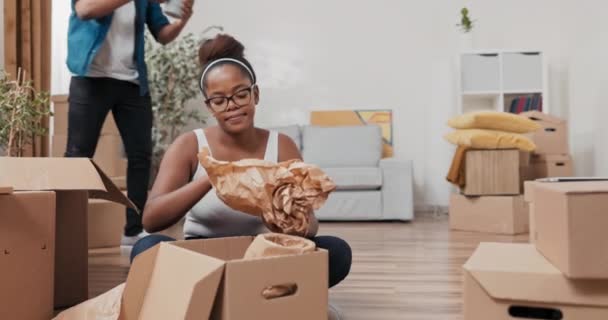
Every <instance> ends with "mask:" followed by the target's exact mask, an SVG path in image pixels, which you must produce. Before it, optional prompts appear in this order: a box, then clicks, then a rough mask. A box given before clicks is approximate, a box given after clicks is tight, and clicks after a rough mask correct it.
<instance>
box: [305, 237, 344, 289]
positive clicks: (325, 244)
mask: <svg viewBox="0 0 608 320" xmlns="http://www.w3.org/2000/svg"><path fill="white" fill-rule="evenodd" d="M312 241H314V242H315V243H316V244H317V247H318V248H322V249H325V250H327V252H328V254H329V287H330V288H331V287H333V286H335V285H337V284H338V283H340V281H342V280H344V279H345V278H346V276H347V275H348V273H349V272H350V265H351V263H352V251H351V249H350V246H349V245H348V243H346V241H344V240H342V239H340V238H337V237H332V236H319V237H315V238H313V239H312Z"/></svg>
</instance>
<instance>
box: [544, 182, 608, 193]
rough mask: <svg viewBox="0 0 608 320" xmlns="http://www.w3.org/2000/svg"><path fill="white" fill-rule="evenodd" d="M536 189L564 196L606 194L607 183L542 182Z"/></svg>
mask: <svg viewBox="0 0 608 320" xmlns="http://www.w3.org/2000/svg"><path fill="white" fill-rule="evenodd" d="M536 188H538V189H549V190H552V191H557V192H560V193H565V194H592V193H608V181H577V182H575V181H572V182H566V181H564V182H543V183H538V184H537V185H536Z"/></svg>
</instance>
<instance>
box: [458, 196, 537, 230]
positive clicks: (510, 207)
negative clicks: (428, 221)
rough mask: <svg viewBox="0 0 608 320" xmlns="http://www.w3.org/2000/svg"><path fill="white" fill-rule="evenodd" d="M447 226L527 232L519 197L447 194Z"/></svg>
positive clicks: (523, 209)
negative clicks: (448, 197)
mask: <svg viewBox="0 0 608 320" xmlns="http://www.w3.org/2000/svg"><path fill="white" fill-rule="evenodd" d="M449 215H450V229H452V230H462V231H475V232H487V233H497V234H521V233H527V232H528V223H529V218H528V206H527V204H526V203H525V202H524V199H523V196H483V197H466V196H464V195H460V194H452V196H451V197H450V212H449Z"/></svg>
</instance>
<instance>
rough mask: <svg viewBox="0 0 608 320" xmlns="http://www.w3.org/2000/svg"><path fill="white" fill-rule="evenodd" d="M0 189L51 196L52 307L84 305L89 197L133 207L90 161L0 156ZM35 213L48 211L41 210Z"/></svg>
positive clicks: (86, 292)
mask: <svg viewBox="0 0 608 320" xmlns="http://www.w3.org/2000/svg"><path fill="white" fill-rule="evenodd" d="M0 185H8V186H12V187H13V188H14V190H16V191H55V199H56V210H55V226H56V229H55V244H54V245H55V270H54V272H55V279H54V282H55V285H54V286H55V289H54V290H55V291H54V292H55V293H54V301H55V307H56V308H62V307H68V306H72V305H75V304H77V303H80V302H82V301H84V300H86V299H87V295H88V285H87V280H88V279H87V278H88V250H87V207H88V199H89V197H90V198H99V199H105V200H109V201H114V202H118V203H122V204H124V205H126V206H129V207H131V208H136V207H135V205H134V204H133V203H131V201H129V199H128V198H127V197H126V196H125V195H123V194H122V193H121V191H120V190H118V188H116V186H115V185H114V184H112V181H110V179H109V178H108V177H107V176H106V175H105V173H104V172H103V171H102V170H101V169H100V168H99V167H98V166H97V165H95V163H94V162H92V161H91V160H89V159H82V158H3V157H0ZM38 209H39V211H40V212H45V210H46V209H45V208H44V207H42V206H40V207H39V208H38ZM0 211H2V212H4V211H5V210H4V208H0ZM39 215H41V213H39ZM40 219H41V220H40V221H43V220H42V219H43V218H40ZM45 219H46V218H45Z"/></svg>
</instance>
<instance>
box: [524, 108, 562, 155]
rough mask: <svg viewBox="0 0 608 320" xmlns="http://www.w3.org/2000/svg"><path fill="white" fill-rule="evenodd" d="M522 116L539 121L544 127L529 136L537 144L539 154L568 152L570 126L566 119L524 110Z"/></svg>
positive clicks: (536, 151)
mask: <svg viewBox="0 0 608 320" xmlns="http://www.w3.org/2000/svg"><path fill="white" fill-rule="evenodd" d="M520 115H521V116H524V117H527V118H529V119H532V120H534V121H536V122H538V123H539V124H540V125H541V126H542V128H541V129H540V130H538V131H535V132H533V133H529V134H527V135H526V136H528V137H529V138H530V139H532V141H534V143H535V144H536V150H535V151H534V152H535V153H537V154H568V153H570V151H569V146H568V127H567V123H566V121H565V120H563V119H560V118H557V117H555V116H552V115H549V114H546V113H543V112H538V111H529V112H523V113H521V114H520Z"/></svg>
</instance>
